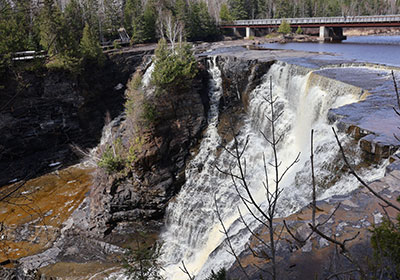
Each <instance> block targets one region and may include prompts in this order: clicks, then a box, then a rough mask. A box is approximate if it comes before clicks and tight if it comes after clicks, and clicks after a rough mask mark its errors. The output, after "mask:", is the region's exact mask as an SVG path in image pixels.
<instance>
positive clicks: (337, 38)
mask: <svg viewBox="0 0 400 280" xmlns="http://www.w3.org/2000/svg"><path fill="white" fill-rule="evenodd" d="M346 38H347V37H346V36H344V35H343V28H342V27H326V26H320V28H319V40H320V41H323V42H341V41H343V40H346Z"/></svg>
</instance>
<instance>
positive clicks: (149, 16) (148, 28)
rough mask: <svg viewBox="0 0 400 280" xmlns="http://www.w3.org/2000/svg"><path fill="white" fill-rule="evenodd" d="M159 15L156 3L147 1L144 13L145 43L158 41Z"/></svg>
mask: <svg viewBox="0 0 400 280" xmlns="http://www.w3.org/2000/svg"><path fill="white" fill-rule="evenodd" d="M156 22H157V14H156V9H155V2H154V1H151V0H149V1H147V3H146V6H145V8H144V12H143V42H154V41H155V40H156Z"/></svg>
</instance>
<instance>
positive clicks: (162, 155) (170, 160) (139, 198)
mask: <svg viewBox="0 0 400 280" xmlns="http://www.w3.org/2000/svg"><path fill="white" fill-rule="evenodd" d="M149 94H151V93H150V91H149ZM152 103H153V105H154V106H155V108H156V111H157V119H158V121H157V122H156V124H155V125H154V127H153V126H151V127H148V128H143V129H142V131H141V135H134V136H133V135H132V126H131V124H130V123H129V121H123V122H122V123H121V125H120V126H118V127H117V128H116V129H115V130H114V135H113V139H116V138H120V139H121V141H122V143H128V144H129V143H130V142H129V141H130V139H129V138H130V137H140V138H141V139H142V143H141V147H140V151H138V154H137V157H136V158H135V160H134V162H132V164H131V170H130V172H129V173H128V174H121V173H118V174H112V175H105V174H103V175H101V174H100V173H101V170H99V171H100V173H98V174H97V175H96V176H97V178H102V179H101V180H100V182H99V183H95V185H94V186H93V190H92V191H91V193H90V198H91V203H90V219H89V227H88V229H89V234H90V235H94V236H100V237H104V236H106V235H108V234H109V233H111V232H112V230H113V229H114V228H115V229H116V230H114V232H113V234H118V233H121V232H118V231H121V230H122V231H125V230H127V231H128V232H135V231H137V230H140V229H143V228H145V229H146V231H149V230H150V231H151V230H154V229H156V228H159V227H160V225H161V223H162V218H163V216H164V212H165V209H166V206H167V205H168V202H169V201H170V199H171V198H173V197H174V196H175V194H176V193H177V192H178V191H179V190H180V188H181V186H182V185H183V184H184V182H185V173H184V170H185V165H186V161H187V160H188V158H189V156H190V149H191V148H193V147H194V146H195V145H196V144H197V143H198V140H199V138H200V136H201V132H202V130H203V128H204V127H205V124H206V114H207V110H208V73H207V71H206V69H205V68H204V67H203V68H202V69H201V70H200V72H199V74H198V76H197V77H196V78H195V80H194V81H193V83H192V85H191V88H189V89H186V90H180V91H175V92H168V93H163V94H162V95H157V96H154V98H153V99H152ZM97 181H99V180H97ZM128 224H130V225H131V226H130V227H129V226H128Z"/></svg>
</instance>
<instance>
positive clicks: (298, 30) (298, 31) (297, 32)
mask: <svg viewBox="0 0 400 280" xmlns="http://www.w3.org/2000/svg"><path fill="white" fill-rule="evenodd" d="M296 34H303V29H301V27H300V25H299V26H298V27H297V30H296Z"/></svg>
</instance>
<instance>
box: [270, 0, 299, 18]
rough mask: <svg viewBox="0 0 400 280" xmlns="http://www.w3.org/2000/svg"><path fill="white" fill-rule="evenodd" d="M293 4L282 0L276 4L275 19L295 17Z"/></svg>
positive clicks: (287, 0)
mask: <svg viewBox="0 0 400 280" xmlns="http://www.w3.org/2000/svg"><path fill="white" fill-rule="evenodd" d="M293 16H294V15H293V2H292V1H290V0H281V1H278V2H277V3H276V8H275V18H290V17H293Z"/></svg>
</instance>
